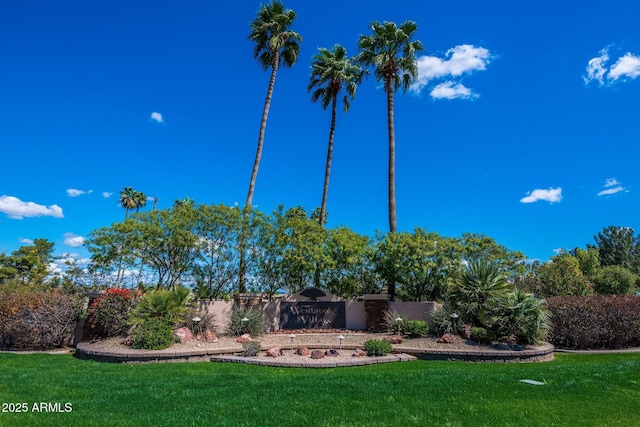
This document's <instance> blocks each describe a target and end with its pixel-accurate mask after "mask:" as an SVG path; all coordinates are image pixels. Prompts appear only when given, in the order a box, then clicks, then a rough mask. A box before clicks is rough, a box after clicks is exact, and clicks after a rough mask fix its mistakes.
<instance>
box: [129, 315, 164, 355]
mask: <svg viewBox="0 0 640 427" xmlns="http://www.w3.org/2000/svg"><path fill="white" fill-rule="evenodd" d="M173 342H174V338H173V330H172V329H171V326H169V325H168V324H167V323H166V322H165V321H164V320H162V319H149V320H147V321H145V322H144V323H142V324H140V325H139V326H138V327H137V328H135V329H134V330H133V332H132V333H131V346H132V347H133V348H137V349H144V350H162V349H165V348H168V347H169V346H171V344H172V343H173Z"/></svg>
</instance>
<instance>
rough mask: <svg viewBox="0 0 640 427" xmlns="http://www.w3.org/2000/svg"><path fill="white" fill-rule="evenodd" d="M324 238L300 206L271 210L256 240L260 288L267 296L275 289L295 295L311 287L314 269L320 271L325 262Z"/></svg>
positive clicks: (316, 224)
mask: <svg viewBox="0 0 640 427" xmlns="http://www.w3.org/2000/svg"><path fill="white" fill-rule="evenodd" d="M325 236H326V231H325V230H324V228H323V227H321V226H320V225H319V224H318V223H317V222H316V221H314V220H313V219H311V218H309V217H307V213H306V211H305V210H304V209H303V208H302V207H299V206H298V207H294V208H290V209H288V210H286V211H285V210H284V208H283V207H282V206H280V207H279V208H278V209H277V210H275V211H274V212H273V213H272V214H271V215H270V217H269V218H268V219H267V221H266V222H265V223H264V224H263V226H262V230H261V232H260V238H259V241H258V245H259V247H260V250H261V252H262V255H261V256H260V257H259V260H258V267H257V271H258V274H259V276H260V279H261V282H262V283H261V289H262V290H263V291H264V292H265V293H267V295H269V296H271V295H273V293H275V292H276V291H277V290H279V289H287V290H288V291H290V292H297V291H299V290H302V289H304V288H305V287H307V286H309V285H310V284H312V283H313V282H314V277H315V276H316V274H317V271H318V268H320V269H324V266H325V265H326V264H327V261H328V260H327V258H326V255H325V252H324V249H323V247H324V243H325V239H326V237H325ZM320 276H322V271H321V272H320Z"/></svg>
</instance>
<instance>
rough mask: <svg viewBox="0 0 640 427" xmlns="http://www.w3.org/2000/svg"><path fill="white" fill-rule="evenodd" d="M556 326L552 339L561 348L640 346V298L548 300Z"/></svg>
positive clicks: (611, 297)
mask: <svg viewBox="0 0 640 427" xmlns="http://www.w3.org/2000/svg"><path fill="white" fill-rule="evenodd" d="M547 307H548V308H549V310H550V311H551V322H552V324H553V329H552V332H551V334H550V337H549V341H550V342H551V343H552V344H553V345H555V346H557V347H560V348H571V349H616V348H626V347H636V346H640V297H637V296H629V295H627V296H623V295H594V296H588V297H581V296H568V297H553V298H548V299H547Z"/></svg>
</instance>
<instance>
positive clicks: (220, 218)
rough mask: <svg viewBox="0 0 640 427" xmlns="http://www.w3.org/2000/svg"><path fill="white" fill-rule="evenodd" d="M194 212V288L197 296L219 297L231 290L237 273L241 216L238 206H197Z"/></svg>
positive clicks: (192, 273)
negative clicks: (195, 239)
mask: <svg viewBox="0 0 640 427" xmlns="http://www.w3.org/2000/svg"><path fill="white" fill-rule="evenodd" d="M195 214H196V221H195V226H194V230H193V232H194V233H195V234H196V235H197V236H198V239H197V242H196V258H195V262H194V264H193V267H192V270H191V275H192V277H193V281H194V285H195V288H194V290H195V292H196V294H197V295H198V296H199V297H200V298H211V299H213V298H219V297H220V296H221V295H223V294H224V293H225V292H229V291H231V288H232V284H233V281H234V280H235V279H236V277H237V274H238V237H239V236H240V232H241V228H242V226H241V223H242V215H241V212H240V210H239V209H237V208H232V207H229V206H225V205H200V206H198V207H197V208H196V211H195Z"/></svg>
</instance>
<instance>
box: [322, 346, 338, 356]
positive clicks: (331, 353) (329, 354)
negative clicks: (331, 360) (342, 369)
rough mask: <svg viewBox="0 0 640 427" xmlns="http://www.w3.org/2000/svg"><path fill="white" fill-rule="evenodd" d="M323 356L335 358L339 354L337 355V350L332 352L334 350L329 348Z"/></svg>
mask: <svg viewBox="0 0 640 427" xmlns="http://www.w3.org/2000/svg"><path fill="white" fill-rule="evenodd" d="M324 355H325V356H328V357H337V356H340V353H338V350H334V349H332V348H331V349H329V350H327V351H325V352H324Z"/></svg>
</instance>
